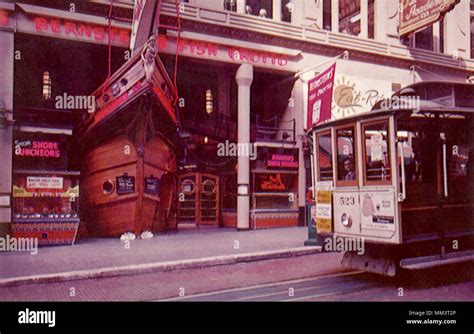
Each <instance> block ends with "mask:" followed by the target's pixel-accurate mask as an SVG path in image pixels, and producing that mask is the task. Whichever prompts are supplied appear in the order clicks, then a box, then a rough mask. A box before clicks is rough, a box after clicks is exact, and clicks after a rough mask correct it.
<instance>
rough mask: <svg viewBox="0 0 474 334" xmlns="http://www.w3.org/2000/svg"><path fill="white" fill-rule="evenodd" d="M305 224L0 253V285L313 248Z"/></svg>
mask: <svg viewBox="0 0 474 334" xmlns="http://www.w3.org/2000/svg"><path fill="white" fill-rule="evenodd" d="M306 239H307V228H306V227H295V228H282V229H269V230H252V231H245V232H237V231H236V230H235V229H217V228H200V229H183V230H180V231H179V232H178V233H170V234H166V235H158V236H155V237H154V238H152V239H148V240H133V241H130V244H129V245H130V248H129V249H127V248H126V247H125V245H126V243H125V242H122V241H120V240H119V239H118V238H117V239H80V240H78V242H77V243H76V244H75V245H74V246H59V247H47V248H40V249H39V251H38V254H37V255H31V254H30V253H22V252H15V253H7V252H1V253H0V286H10V285H18V284H28V283H30V284H31V283H44V282H57V281H64V280H73V279H84V278H97V277H111V276H119V275H132V274H141V273H149V272H157V271H169V270H176V269H184V268H197V267H204V266H213V265H222V264H231V263H236V262H246V261H257V260H264V259H272V258H281V257H289V256H298V255H305V254H313V253H316V252H319V250H320V249H319V248H318V247H304V246H303V242H304V241H305V240H306Z"/></svg>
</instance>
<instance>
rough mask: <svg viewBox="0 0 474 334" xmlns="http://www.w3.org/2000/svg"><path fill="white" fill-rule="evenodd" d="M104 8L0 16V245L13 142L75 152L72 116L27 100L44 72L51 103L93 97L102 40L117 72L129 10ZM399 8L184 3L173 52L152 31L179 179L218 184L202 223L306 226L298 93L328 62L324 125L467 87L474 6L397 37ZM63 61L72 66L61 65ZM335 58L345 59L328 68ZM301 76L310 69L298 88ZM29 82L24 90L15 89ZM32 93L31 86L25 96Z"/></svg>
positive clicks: (296, 2) (89, 5)
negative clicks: (441, 84) (64, 142)
mask: <svg viewBox="0 0 474 334" xmlns="http://www.w3.org/2000/svg"><path fill="white" fill-rule="evenodd" d="M113 3H114V6H113V13H114V15H113V16H112V18H113V19H112V20H110V22H109V20H108V19H107V16H108V14H107V13H108V10H109V2H108V1H105V0H94V1H81V2H79V1H78V2H76V3H75V4H74V5H75V6H74V8H72V7H71V4H67V5H65V4H63V3H62V2H59V1H33V0H31V1H23V2H21V3H15V2H13V1H6V2H1V3H0V34H1V38H0V53H1V55H2V57H1V58H0V62H1V65H0V74H1V75H0V80H1V83H0V88H1V90H0V111H1V115H0V117H1V119H2V123H1V124H2V126H1V128H0V137H1V143H0V145H1V146H2V149H1V151H0V154H1V155H2V157H1V159H2V164H3V165H2V170H1V175H0V225H1V229H0V231H1V233H3V234H6V233H8V231H9V230H10V226H11V222H12V217H14V215H15V212H12V210H13V211H14V203H13V202H14V197H13V196H12V189H13V186H14V185H13V184H12V180H13V179H14V177H13V174H14V171H13V169H14V168H12V161H13V157H14V154H13V152H14V143H15V140H16V139H15V137H16V136H20V137H21V135H22V134H23V133H25V132H27V133H38V132H41V133H48V134H50V135H53V134H56V135H58V134H63V135H66V136H70V137H71V138H70V139H71V140H73V138H72V137H73V131H72V128H73V125H74V119H73V117H72V116H71V117H70V118H69V116H68V115H72V113H70V114H69V112H72V110H68V109H67V108H66V110H62V111H58V110H56V109H57V108H55V106H52V105H48V104H44V101H36V100H35V99H33V98H31V99H30V98H26V97H27V96H28V95H30V94H31V95H32V96H33V95H34V94H39V95H38V99H39V100H41V99H43V100H44V94H43V93H44V92H43V90H44V88H45V87H44V76H45V73H46V72H48V75H50V76H51V81H52V85H50V88H51V90H52V92H50V93H51V94H50V95H51V96H52V98H53V99H54V97H55V96H58V95H61V94H64V93H67V94H70V95H74V96H77V95H87V94H90V93H92V91H93V90H94V89H95V88H94V87H98V86H99V85H100V84H101V82H102V81H103V80H105V78H106V77H107V65H108V62H107V57H108V56H107V51H108V50H107V46H108V44H109V38H110V39H111V41H110V44H111V48H112V64H113V65H112V66H113V68H117V67H118V66H120V64H121V63H123V62H125V61H126V59H127V57H126V55H127V46H128V43H129V38H130V22H131V17H132V12H133V3H132V1H128V0H127V1H125V0H123V1H114V2H113ZM72 9H74V10H72ZM398 9H399V2H398V1H396V0H388V1H386V0H355V1H353V0H351V1H349V0H189V1H181V3H180V4H179V18H180V20H181V34H180V37H181V39H180V41H179V43H177V36H176V32H174V31H171V30H168V31H167V30H166V29H160V35H159V38H158V47H159V52H160V53H161V57H162V59H163V61H164V63H165V65H166V66H167V67H168V68H169V69H170V71H172V68H173V62H174V55H175V54H176V53H178V55H179V60H178V89H179V91H180V97H181V99H180V101H179V105H178V108H179V112H180V119H181V123H182V130H185V131H186V132H187V133H188V134H189V135H188V136H187V138H186V146H187V153H188V154H187V156H186V160H185V161H183V162H182V163H181V165H182V173H183V174H193V173H194V174H208V175H212V176H216V177H217V178H218V180H219V181H218V185H219V187H218V189H219V195H218V197H219V201H216V202H215V205H217V206H218V210H217V213H216V214H215V215H217V216H218V217H219V219H210V220H209V221H208V224H210V225H220V226H233V227H237V228H239V229H249V228H266V227H279V226H296V225H301V224H303V223H304V212H305V206H306V202H307V196H306V194H307V190H308V187H309V186H310V185H311V182H310V180H309V175H310V174H309V158H308V143H307V139H306V136H305V131H304V124H305V122H306V108H307V95H308V91H307V89H308V88H307V81H308V80H309V79H311V78H312V77H314V76H315V74H316V73H319V72H321V71H323V70H324V69H325V68H326V67H327V66H329V65H330V64H331V63H332V62H334V61H335V62H336V77H335V85H334V94H333V106H332V117H333V118H340V117H345V116H348V115H351V114H354V113H358V112H366V111H370V110H371V108H372V107H373V106H374V105H375V103H377V101H379V100H381V99H383V98H386V97H389V96H390V95H391V94H392V93H393V92H395V91H397V90H399V89H401V88H402V87H404V86H406V85H408V84H411V83H413V82H418V81H430V80H435V81H439V80H441V81H444V80H449V81H458V82H465V81H466V80H468V78H469V77H471V76H472V73H473V71H474V59H473V57H474V51H473V49H474V46H473V40H474V39H473V36H474V3H473V2H472V1H471V2H470V1H468V0H461V1H460V2H459V3H458V4H457V5H456V6H455V7H454V9H453V10H452V11H450V12H448V13H447V14H446V16H445V17H444V18H443V19H442V20H441V21H439V22H436V23H435V24H433V25H432V26H429V27H427V28H425V29H423V30H421V31H418V32H416V33H414V34H412V35H411V36H408V37H403V38H400V36H399V34H398V26H399V13H398ZM162 14H163V15H165V18H166V21H169V22H170V23H175V21H176V19H177V15H176V8H175V2H174V1H165V2H164V4H163V7H162ZM109 24H110V27H111V30H109ZM46 49H48V50H49V53H48V57H47V58H48V59H44V60H42V61H41V62H38V63H36V65H31V62H30V63H28V66H31V67H32V68H28V67H26V66H27V65H25V63H22V60H21V59H22V58H21V57H27V56H28V53H33V54H35V57H37V56H39V55H40V54H43V53H44V52H45V50H46ZM71 49H74V50H75V52H76V54H77V55H79V54H82V56H78V57H77V61H73V62H71V61H69V62H65V61H64V59H65V57H66V56H65V55H67V50H71ZM25 50H26V52H27V53H26V54H25ZM18 51H20V52H19V53H18ZM22 51H23V52H22ZM344 52H346V54H348V55H349V57H348V58H347V57H340V58H338V59H337V60H336V57H338V56H340V55H342V54H343V53H344ZM69 55H70V54H69ZM23 59H25V58H23ZM46 64H48V66H46ZM318 64H319V65H321V66H319V67H318V66H315V65H318ZM46 67H47V68H46ZM24 68H27V70H24ZM308 68H314V70H311V71H308V72H305V73H304V74H302V75H301V76H298V77H295V74H298V73H299V72H300V71H302V70H305V69H308ZM27 73H30V74H27ZM29 75H31V78H33V77H34V80H30V79H28V80H25V78H29V77H28V76H29ZM58 77H59V78H60V79H59V82H60V84H58V85H56V86H55V82H57V80H56V78H58ZM74 78H76V80H74ZM77 78H80V79H77ZM35 80H38V81H37V82H39V84H38V85H36V86H35V85H28V82H32V81H35ZM46 82H47V80H46ZM12 83H13V84H12ZM46 86H48V85H47V84H46ZM58 87H59V88H58ZM46 89H48V88H47V87H46ZM45 114H47V115H49V116H44V115H45ZM59 114H60V115H62V116H59ZM52 115H55V116H52ZM40 116H41V117H40ZM43 116H44V117H43ZM42 117H43V118H42ZM45 117H46V118H45ZM61 117H63V118H64V119H63V118H61ZM60 119H63V120H62V121H59V123H58V120H60ZM40 120H41V122H40ZM232 144H237V146H235V147H234V146H232ZM238 144H242V145H240V146H238ZM246 144H251V145H246ZM233 148H235V149H237V151H235V150H234V151H232V149H233ZM239 149H242V150H244V151H245V149H247V151H245V152H241V151H239ZM236 152H237V153H236ZM239 153H240V154H239ZM69 155H71V154H69ZM188 183H189V182H188ZM188 183H186V184H188ZM182 191H183V192H192V191H194V189H193V188H187V186H186V187H184V186H183V188H182ZM186 210H187V209H186V208H185V210H184V211H183V213H182V217H187V214H186V213H185V211H186ZM189 211H191V210H188V212H189ZM196 211H197V210H196ZM201 211H202V210H201ZM180 214H181V213H180V212H178V218H179V215H180ZM194 214H196V213H194ZM188 216H191V217H192V214H188ZM183 220H185V219H184V218H183ZM200 221H205V220H202V219H201V220H200Z"/></svg>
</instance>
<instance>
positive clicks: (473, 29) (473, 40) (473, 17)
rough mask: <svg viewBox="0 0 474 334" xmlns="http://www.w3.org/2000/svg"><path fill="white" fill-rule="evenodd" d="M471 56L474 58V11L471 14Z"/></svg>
mask: <svg viewBox="0 0 474 334" xmlns="http://www.w3.org/2000/svg"><path fill="white" fill-rule="evenodd" d="M471 58H474V13H473V15H471Z"/></svg>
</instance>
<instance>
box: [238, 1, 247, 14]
mask: <svg viewBox="0 0 474 334" xmlns="http://www.w3.org/2000/svg"><path fill="white" fill-rule="evenodd" d="M246 2H247V1H246V0H237V13H239V14H245V4H246Z"/></svg>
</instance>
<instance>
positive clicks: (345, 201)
mask: <svg viewBox="0 0 474 334" xmlns="http://www.w3.org/2000/svg"><path fill="white" fill-rule="evenodd" d="M339 202H340V203H341V205H355V197H352V196H350V197H341V198H339Z"/></svg>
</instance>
